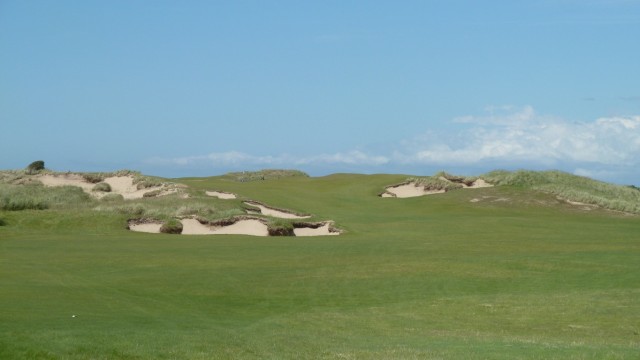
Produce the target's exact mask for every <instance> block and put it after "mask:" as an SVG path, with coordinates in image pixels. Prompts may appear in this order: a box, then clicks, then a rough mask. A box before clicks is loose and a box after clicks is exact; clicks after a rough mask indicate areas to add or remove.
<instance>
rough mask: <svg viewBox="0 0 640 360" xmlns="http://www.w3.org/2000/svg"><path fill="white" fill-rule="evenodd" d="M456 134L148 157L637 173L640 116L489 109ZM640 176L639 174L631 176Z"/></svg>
mask: <svg viewBox="0 0 640 360" xmlns="http://www.w3.org/2000/svg"><path fill="white" fill-rule="evenodd" d="M451 123H452V125H455V126H456V129H457V130H455V131H453V132H452V131H451V130H448V131H447V130H442V129H434V130H431V131H425V132H424V133H422V134H419V135H417V136H416V137H414V138H412V139H406V140H405V141H402V142H401V143H399V144H396V145H395V148H394V149H392V148H387V149H381V150H380V151H379V153H378V154H373V153H369V152H365V151H361V150H354V151H348V152H338V153H330V154H319V155H313V156H299V155H292V154H280V155H253V154H247V153H244V152H239V151H228V152H216V153H211V154H208V155H200V156H187V157H176V158H154V159H149V160H148V163H149V164H154V165H164V166H200V165H208V166H210V167H213V168H229V167H233V168H239V167H259V166H263V167H276V166H277V167H305V168H313V167H324V168H331V167H332V166H335V167H342V168H344V167H345V166H347V167H353V168H354V169H357V168H363V167H366V168H368V169H377V170H379V171H384V169H385V168H386V167H393V168H396V169H398V168H402V167H413V168H415V167H419V166H431V167H434V166H437V167H440V168H447V167H457V168H461V167H465V166H469V167H473V168H487V169H492V168H496V167H518V168H530V167H536V168H540V167H546V168H560V169H563V170H565V171H572V172H574V173H577V174H581V175H589V174H591V175H594V174H595V175H597V176H599V177H604V176H607V177H610V176H613V174H615V173H616V172H620V169H626V170H625V171H626V172H627V173H628V174H630V173H633V172H634V171H635V170H630V169H635V168H638V167H640V116H617V117H603V118H598V119H595V120H592V121H585V122H572V121H567V120H565V119H562V118H559V117H556V116H550V115H540V114H538V113H537V112H536V111H535V110H534V108H533V107H532V106H524V107H516V106H492V107H487V108H486V109H485V111H484V113H483V114H480V115H468V116H461V117H457V118H455V119H452V120H451ZM636 175H640V174H634V176H636Z"/></svg>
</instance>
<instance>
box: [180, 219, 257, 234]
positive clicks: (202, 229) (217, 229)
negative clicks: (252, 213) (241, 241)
mask: <svg viewBox="0 0 640 360" xmlns="http://www.w3.org/2000/svg"><path fill="white" fill-rule="evenodd" d="M181 222H182V226H183V228H182V234H183V235H223V234H226V235H234V234H235V235H252V236H269V230H268V229H267V225H265V224H263V223H262V222H261V221H259V220H254V219H248V220H238V221H236V222H235V223H233V224H231V225H227V226H210V225H205V224H202V223H200V222H199V221H198V220H196V219H182V220H181Z"/></svg>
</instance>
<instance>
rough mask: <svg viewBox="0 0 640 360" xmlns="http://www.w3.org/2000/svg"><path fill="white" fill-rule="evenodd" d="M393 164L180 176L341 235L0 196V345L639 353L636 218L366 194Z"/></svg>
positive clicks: (4, 354)
mask: <svg viewBox="0 0 640 360" xmlns="http://www.w3.org/2000/svg"><path fill="white" fill-rule="evenodd" d="M406 178H407V176H403V175H375V176H365V175H349V174H342V175H332V176H328V177H323V178H306V177H296V178H280V179H277V180H275V179H274V180H265V181H253V182H244V183H242V182H237V181H228V179H225V178H223V177H220V178H210V179H206V180H205V181H193V180H184V182H185V183H186V184H188V185H190V186H191V187H192V188H194V189H202V190H206V189H219V190H224V191H229V192H233V193H235V194H239V195H241V196H242V197H244V198H246V199H254V200H257V201H262V202H265V203H268V204H273V205H274V206H277V207H280V208H286V209H296V210H299V211H305V212H308V213H311V214H314V216H316V217H319V218H331V219H333V220H335V221H336V222H337V223H338V224H340V225H341V226H342V227H344V228H345V229H346V230H347V231H346V232H345V234H343V235H342V236H339V237H323V238H305V239H299V238H284V237H272V238H254V237H248V236H204V237H195V238H194V237H177V236H173V235H156V234H141V233H131V232H128V231H127V230H126V229H125V228H124V226H123V223H122V221H123V218H126V216H123V215H122V214H120V213H118V212H117V211H100V212H95V211H85V210H83V209H82V208H76V207H62V208H56V209H51V208H50V209H48V210H24V211H3V212H0V219H4V220H5V221H6V225H5V226H1V227H0V260H1V262H0V266H1V270H2V272H1V274H2V275H0V287H1V288H2V289H3V292H2V296H0V320H1V321H0V341H1V342H0V358H79V359H82V358H85V359H86V358H98V359H100V358H102V359H113V358H115V359H118V358H120V359H126V358H142V359H152V358H189V359H193V358H195V359H211V358H214V359H215V358H322V357H325V358H338V357H346V358H470V359H474V358H475V359H486V358H503V359H507V358H509V359H511V358H545V359H546V358H551V359H553V358H556V359H565V358H575V359H578V358H579V359H584V358H594V359H598V358H633V357H634V356H635V355H636V354H637V353H638V351H640V339H639V338H640V335H638V330H639V329H638V324H640V301H639V300H638V299H639V298H640V293H639V292H638V289H639V288H640V269H639V268H638V265H637V264H638V263H639V259H640V245H639V243H638V235H637V234H639V233H640V222H639V220H638V217H636V216H631V215H624V214H619V213H614V212H609V211H606V210H603V209H593V210H588V211H587V210H583V209H582V208H581V207H577V206H572V205H571V204H567V203H565V202H562V201H559V200H557V199H556V196H555V195H553V194H545V193H540V192H531V191H529V190H528V189H526V188H522V187H519V186H503V187H494V188H483V189H474V190H469V191H452V192H450V193H446V194H440V195H434V196H427V197H421V198H409V199H381V198H379V197H378V196H377V194H378V193H379V192H380V191H381V189H383V188H384V187H385V186H387V185H389V184H394V183H399V182H401V181H403V180H405V179H406ZM198 180H202V179H198ZM475 198H479V199H482V200H481V201H478V202H470V200H473V199H475ZM146 200H153V201H154V202H153V204H154V206H156V204H157V205H158V207H159V208H160V207H162V206H160V205H161V204H163V203H162V202H163V201H167V203H166V204H164V205H169V202H170V201H173V200H172V198H166V199H146ZM92 201H93V200H92ZM136 201H138V200H136ZM193 201H195V202H196V203H197V202H199V201H203V202H204V201H205V200H204V199H194V200H193ZM212 201H216V200H215V199H212ZM224 201H227V200H224ZM224 201H223V200H219V202H216V203H215V204H218V205H217V206H226V205H225V204H230V203H225V202H224ZM232 201H233V200H232ZM135 203H136V202H133V204H135ZM138 203H139V204H144V202H143V200H140V201H139V202H138ZM204 203H206V204H209V203H208V202H204ZM238 203H240V200H238ZM95 204H97V205H94V206H102V205H103V204H104V202H101V201H97V200H96V203H95ZM231 204H233V203H231ZM72 315H76V317H72Z"/></svg>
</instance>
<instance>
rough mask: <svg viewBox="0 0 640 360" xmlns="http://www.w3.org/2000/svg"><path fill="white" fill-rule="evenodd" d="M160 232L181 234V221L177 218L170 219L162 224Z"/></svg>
mask: <svg viewBox="0 0 640 360" xmlns="http://www.w3.org/2000/svg"><path fill="white" fill-rule="evenodd" d="M160 232H161V233H164V234H182V223H181V222H180V220H178V219H170V220H168V221H166V222H165V223H164V224H162V226H161V227H160Z"/></svg>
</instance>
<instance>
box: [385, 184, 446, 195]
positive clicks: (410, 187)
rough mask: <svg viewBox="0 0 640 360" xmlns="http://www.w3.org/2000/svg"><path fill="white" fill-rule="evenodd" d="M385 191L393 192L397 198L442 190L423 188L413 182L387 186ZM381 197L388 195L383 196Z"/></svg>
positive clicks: (435, 192)
mask: <svg viewBox="0 0 640 360" xmlns="http://www.w3.org/2000/svg"><path fill="white" fill-rule="evenodd" d="M387 192H390V193H392V194H394V195H395V196H396V197H398V198H409V197H416V196H423V195H433V194H442V193H444V192H445V191H444V190H425V189H424V187H423V186H420V185H417V184H416V183H414V182H410V183H408V184H403V185H399V186H394V187H388V188H387ZM383 197H389V196H384V195H383Z"/></svg>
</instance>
